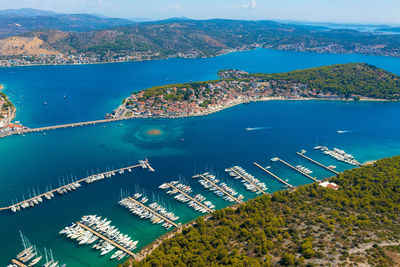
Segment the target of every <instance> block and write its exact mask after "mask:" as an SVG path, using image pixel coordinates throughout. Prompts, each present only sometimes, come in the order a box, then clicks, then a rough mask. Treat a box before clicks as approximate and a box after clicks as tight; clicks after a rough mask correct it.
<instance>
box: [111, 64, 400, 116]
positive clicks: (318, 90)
mask: <svg viewBox="0 0 400 267" xmlns="http://www.w3.org/2000/svg"><path fill="white" fill-rule="evenodd" d="M218 76H219V77H220V79H219V80H212V81H204V82H192V83H182V84H171V85H165V86H157V87H152V88H149V89H145V90H141V91H138V92H133V93H132V95H131V96H129V97H128V98H127V99H125V100H124V101H123V104H122V105H121V106H119V107H118V108H117V109H115V110H114V111H113V112H112V113H111V114H107V115H106V118H110V119H124V118H135V117H136V118H180V117H189V116H203V115H208V114H211V113H214V112H217V111H220V110H223V109H225V108H229V107H232V106H234V105H238V104H242V103H251V102H254V101H268V100H355V101H359V100H369V101H373V100H375V101H376V100H379V101H381V100H399V98H400V76H398V75H395V74H393V73H390V72H388V71H385V70H383V69H380V68H378V67H375V66H372V65H369V64H364V63H349V64H337V65H330V66H324V67H317V68H312V69H305V70H298V71H291V72H287V73H253V74H250V73H247V72H245V71H240V70H221V71H219V73H218Z"/></svg>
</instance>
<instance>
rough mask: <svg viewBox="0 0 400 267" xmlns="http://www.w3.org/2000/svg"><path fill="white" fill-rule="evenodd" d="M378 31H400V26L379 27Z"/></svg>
mask: <svg viewBox="0 0 400 267" xmlns="http://www.w3.org/2000/svg"><path fill="white" fill-rule="evenodd" d="M376 31H380V32H395V33H400V27H388V28H379V29H377V30H376Z"/></svg>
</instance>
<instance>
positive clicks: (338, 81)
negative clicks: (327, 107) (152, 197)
mask: <svg viewBox="0 0 400 267" xmlns="http://www.w3.org/2000/svg"><path fill="white" fill-rule="evenodd" d="M224 71H229V70H221V71H219V72H218V74H219V75H221V73H222V72H224ZM240 75H241V76H240V77H241V78H237V77H236V76H232V77H230V79H225V80H226V81H229V80H240V81H250V82H251V81H277V82H278V83H277V85H276V86H275V87H279V86H281V85H283V84H284V83H285V81H291V82H293V83H299V84H305V85H307V88H305V89H315V90H316V91H317V92H323V93H326V92H330V93H333V94H335V95H338V96H340V97H344V98H349V97H351V96H352V97H353V98H354V100H359V99H360V97H359V96H363V97H370V98H377V99H390V100H398V99H400V76H398V75H396V74H393V73H390V72H388V71H385V70H383V69H381V68H378V67H376V66H373V65H369V64H365V63H348V64H337V65H329V66H323V67H317V68H312V69H305V70H296V71H291V72H286V73H254V74H248V75H244V74H240ZM242 75H243V77H242ZM227 77H229V75H228V76H227ZM222 80H224V79H221V80H212V81H203V82H192V83H181V84H170V85H163V86H156V87H151V88H149V89H145V90H144V95H143V97H142V98H141V99H140V100H142V101H145V100H147V99H149V98H151V97H153V96H156V97H157V96H163V97H164V98H165V99H167V100H186V99H185V95H187V92H186V91H183V90H179V89H182V88H190V89H194V90H195V94H197V93H198V92H197V90H196V89H199V88H200V87H201V86H205V87H207V84H213V83H217V82H219V81H222ZM174 87H175V88H176V89H177V90H176V91H175V92H171V88H174ZM282 88H283V87H282ZM137 93H138V92H133V94H137ZM206 104H207V103H203V104H202V105H206Z"/></svg>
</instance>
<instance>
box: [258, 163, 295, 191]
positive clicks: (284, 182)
mask: <svg viewBox="0 0 400 267" xmlns="http://www.w3.org/2000/svg"><path fill="white" fill-rule="evenodd" d="M253 164H254V165H256V166H257V167H258V168H260V169H261V170H263V171H265V172H266V173H268V174H269V175H271V176H272V177H274V178H275V179H277V180H278V181H279V182H281V183H283V184H284V185H285V186H287V187H289V188H294V187H293V185H291V184H289V183H288V182H286V181H284V180H283V179H281V178H279V177H278V176H277V175H275V174H273V173H272V172H270V171H269V170H267V169H266V168H264V167H263V166H261V165H260V164H258V163H257V162H253Z"/></svg>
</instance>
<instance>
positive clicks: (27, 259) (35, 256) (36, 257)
mask: <svg viewBox="0 0 400 267" xmlns="http://www.w3.org/2000/svg"><path fill="white" fill-rule="evenodd" d="M19 233H20V236H21V240H22V245H23V248H24V249H23V250H22V251H21V252H20V253H18V255H16V256H15V258H13V259H11V264H9V265H7V267H17V266H20V267H31V266H35V265H37V264H39V263H40V261H42V260H45V263H43V262H42V263H40V265H41V266H43V267H58V266H59V263H58V260H55V259H54V257H53V252H52V251H51V250H50V251H49V252H48V251H47V249H46V248H44V257H43V255H42V254H41V253H40V251H39V249H37V247H36V246H35V245H33V244H31V243H30V242H29V240H28V238H27V237H25V236H24V235H23V234H22V232H21V231H20V232H19ZM65 266H66V265H65V264H63V265H62V267H65Z"/></svg>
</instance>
